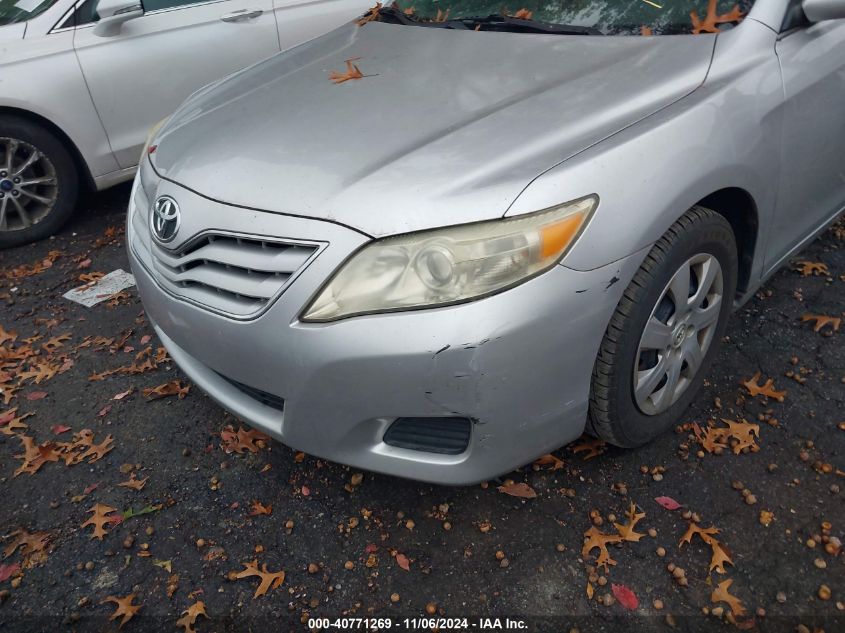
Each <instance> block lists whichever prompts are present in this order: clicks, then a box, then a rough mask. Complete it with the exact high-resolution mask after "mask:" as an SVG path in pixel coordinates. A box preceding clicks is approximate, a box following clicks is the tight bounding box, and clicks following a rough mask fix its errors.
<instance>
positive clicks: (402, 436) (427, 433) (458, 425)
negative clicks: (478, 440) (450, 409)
mask: <svg viewBox="0 0 845 633" xmlns="http://www.w3.org/2000/svg"><path fill="white" fill-rule="evenodd" d="M471 430H472V422H471V421H470V420H468V419H467V418H396V420H394V421H393V424H391V425H390V428H388V429H387V431H386V432H385V434H384V437H383V438H382V441H383V442H384V443H385V444H389V445H390V446H396V447H397V448H407V449H410V450H412V451H423V452H425V453H440V454H441V455H460V454H461V453H463V452H464V451H465V450H466V449H467V446H469V436H470V433H471Z"/></svg>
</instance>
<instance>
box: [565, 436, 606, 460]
mask: <svg viewBox="0 0 845 633" xmlns="http://www.w3.org/2000/svg"><path fill="white" fill-rule="evenodd" d="M606 449H607V445H606V444H605V442H604V440H600V439H597V438H590V437H584V438H582V439H581V441H579V442H578V443H577V444H576V445H575V446H573V447H572V452H573V453H575V454H576V455H577V454H578V453H585V455H584V456H583V457H582V459H583V460H584V461H587V460H588V459H592V458H593V457H598V456H599V455H601V454H602V453H604V451H605V450H606Z"/></svg>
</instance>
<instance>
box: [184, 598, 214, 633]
mask: <svg viewBox="0 0 845 633" xmlns="http://www.w3.org/2000/svg"><path fill="white" fill-rule="evenodd" d="M199 616H203V617H204V618H208V614H207V613H206V612H205V603H204V602H203V601H202V600H200V601H198V602H195V603H194V604H192V605H191V606H190V607H188V608H187V609H185V610H184V611H182V617H181V618H179V619H178V620H176V626H181V627H183V628H184V629H185V633H195V631H196V629H195V628H194V624H196V622H197V618H198V617H199Z"/></svg>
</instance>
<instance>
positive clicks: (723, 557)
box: [710, 539, 734, 574]
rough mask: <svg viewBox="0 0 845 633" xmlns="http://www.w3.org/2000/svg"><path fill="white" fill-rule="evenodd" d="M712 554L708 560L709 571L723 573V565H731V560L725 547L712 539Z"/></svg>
mask: <svg viewBox="0 0 845 633" xmlns="http://www.w3.org/2000/svg"><path fill="white" fill-rule="evenodd" d="M710 548H711V549H712V551H713V554H712V556H711V558H710V571H713V570H716V572H718V573H720V574H724V573H725V565H733V564H734V562H733V558H732V557H731V553H730V551H729V550H728V548H727V547H725V546H724V545H723V544H722V543H720V542H719V541H717V540H716V539H713V540H712V541H711V543H710Z"/></svg>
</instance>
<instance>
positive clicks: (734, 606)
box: [710, 578, 745, 616]
mask: <svg viewBox="0 0 845 633" xmlns="http://www.w3.org/2000/svg"><path fill="white" fill-rule="evenodd" d="M731 584H733V579H731V578H728V579H727V580H723V581H722V582H720V583H719V584H718V585H717V586H716V588H715V589H714V590H713V593H711V594H710V601H711V602H727V603H728V606H729V607H730V608H731V612H732V613H733V614H734V615H736V616H743V615H745V607H744V606H743V605H742V602H740V600H739V598H737V597H736V596H734V595H733V594H731V593H730V592H729V591H728V589H730V586H731Z"/></svg>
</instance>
